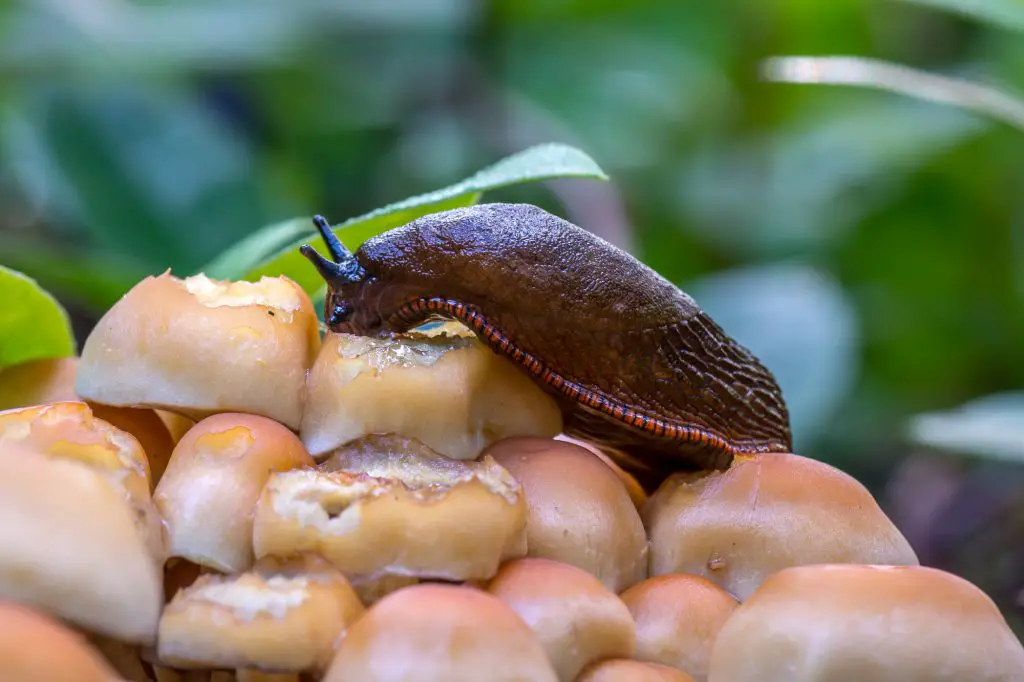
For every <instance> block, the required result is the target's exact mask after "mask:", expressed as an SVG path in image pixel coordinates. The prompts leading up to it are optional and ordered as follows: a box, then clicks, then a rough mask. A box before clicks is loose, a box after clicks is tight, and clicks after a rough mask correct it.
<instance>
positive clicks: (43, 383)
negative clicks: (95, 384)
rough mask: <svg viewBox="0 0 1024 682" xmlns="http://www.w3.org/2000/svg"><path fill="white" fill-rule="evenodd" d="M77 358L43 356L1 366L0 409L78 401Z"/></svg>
mask: <svg viewBox="0 0 1024 682" xmlns="http://www.w3.org/2000/svg"><path fill="white" fill-rule="evenodd" d="M77 366H78V358H76V357H66V358H44V359H40V360H31V361H29V362H23V363H20V364H17V365H11V366H9V367H4V368H3V369H0V410H10V409H13V408H16V407H31V406H32V405H42V404H43V403H52V402H67V401H70V400H78V394H76V393H75V370H76V368H77Z"/></svg>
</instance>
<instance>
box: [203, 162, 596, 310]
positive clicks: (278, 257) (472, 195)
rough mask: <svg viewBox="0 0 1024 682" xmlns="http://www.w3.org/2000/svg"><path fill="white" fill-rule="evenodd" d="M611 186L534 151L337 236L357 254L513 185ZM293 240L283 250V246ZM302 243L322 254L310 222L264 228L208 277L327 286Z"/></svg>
mask: <svg viewBox="0 0 1024 682" xmlns="http://www.w3.org/2000/svg"><path fill="white" fill-rule="evenodd" d="M570 177H576V178H588V179H592V180H608V176H607V175H606V174H605V172H604V171H603V170H601V168H600V167H599V166H598V165H597V163H596V162H595V161H594V160H593V159H591V158H590V157H589V156H587V155H586V154H585V153H583V152H582V151H580V150H578V149H575V148H573V147H570V146H567V145H563V144H543V145H537V146H535V147H530V148H529V149H526V150H524V151H521V152H519V153H517V154H513V155H511V156H509V157H506V158H504V159H502V160H501V161H499V162H497V163H495V164H494V165H492V166H489V167H487V168H485V169H483V170H481V171H479V172H477V173H476V174H474V175H472V176H470V177H468V178H466V179H465V180H463V181H461V182H458V183H455V184H454V185H450V186H448V187H445V188H443V189H439V190H436V191H433V192H429V193H427V194H420V195H418V196H414V197H410V198H408V199H404V200H402V201H399V202H396V203H393V204H389V205H387V206H384V207H383V208H379V209H376V210H374V211H371V212H369V213H366V214H364V215H361V216H359V217H356V218H351V219H349V220H346V221H345V222H343V223H341V224H340V225H336V226H335V227H334V230H335V233H336V234H337V235H338V237H339V238H340V239H341V241H342V242H343V243H344V244H345V246H347V247H348V248H349V249H352V250H355V249H357V248H358V247H359V245H360V244H362V243H363V242H364V241H366V240H367V239H369V238H370V237H373V236H376V235H378V234H380V233H382V232H385V231H387V230H390V229H392V228H395V227H400V226H401V225H405V224H406V223H409V222H411V221H413V220H415V219H417V218H420V217H422V216H425V215H429V214H431V213H437V212H439V211H445V210H448V209H452V208H459V207H462V206H471V205H473V204H475V203H477V202H478V201H480V198H481V197H482V195H483V193H484V192H487V191H490V190H494V189H499V188H501V187H507V186H511V185H516V184H521V183H526V182H537V181H541V180H550V179H554V178H570ZM288 240H291V241H290V243H288V244H287V246H284V247H283V248H282V246H281V243H282V242H283V241H288ZM303 243H312V244H313V245H314V246H315V247H317V248H321V249H323V248H324V244H323V240H322V239H320V237H319V235H318V234H317V232H316V229H315V228H314V227H313V223H312V222H311V220H310V219H308V218H297V219H295V220H292V221H286V222H283V223H278V224H275V225H272V226H270V227H267V228H264V229H263V230H260V231H259V232H256V233H255V234H253V235H251V236H249V237H248V238H246V239H244V240H242V241H241V242H239V243H238V244H236V245H235V246H234V247H232V248H231V249H229V250H228V251H227V252H225V253H224V254H223V255H222V256H221V257H220V258H218V259H216V260H215V261H213V262H212V263H210V264H209V265H208V266H207V267H206V268H204V269H203V271H204V272H207V273H208V274H211V276H214V275H213V274H212V273H216V276H217V277H222V278H225V279H239V278H244V279H249V280H256V279H259V278H260V277H262V276H264V275H266V276H277V275H282V274H283V275H287V276H288V277H291V278H292V279H294V280H295V281H296V282H298V283H299V284H300V285H301V286H302V287H303V288H304V289H305V290H306V291H307V292H313V291H316V289H318V288H319V287H320V286H321V285H322V284H323V282H322V281H321V280H320V277H319V275H317V274H316V272H315V271H314V270H313V269H312V268H310V267H309V264H308V262H307V261H306V259H305V258H303V257H302V256H301V255H300V254H299V253H298V247H299V246H301V245H302V244H303Z"/></svg>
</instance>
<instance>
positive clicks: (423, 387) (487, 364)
mask: <svg viewBox="0 0 1024 682" xmlns="http://www.w3.org/2000/svg"><path fill="white" fill-rule="evenodd" d="M467 333H468V332H467ZM307 388H308V393H307V399H306V411H305V413H304V415H303V420H302V430H301V436H302V441H303V442H304V443H305V444H306V447H307V448H308V449H309V452H310V454H312V455H313V456H314V457H316V458H320V457H321V456H324V455H326V454H327V453H329V452H331V451H332V450H334V449H335V448H337V447H339V446H342V445H345V444H347V443H351V442H352V441H355V440H357V439H359V438H362V437H364V436H367V435H369V434H374V433H377V434H387V433H390V434H400V435H402V436H407V437H410V438H416V439H417V440H419V441H420V442H422V443H424V444H425V445H427V446H428V447H430V448H431V449H432V450H434V451H435V452H438V453H440V454H442V455H444V456H446V457H450V458H452V459H463V460H471V459H476V458H477V456H478V455H479V454H480V452H481V451H482V450H483V449H484V448H485V447H486V446H487V445H489V444H490V443H493V442H494V441H496V440H498V439H500V438H503V437H506V436H516V435H536V436H549V437H550V436H554V435H555V434H557V433H558V432H559V431H561V429H562V415H561V412H560V411H559V409H558V406H557V404H556V403H555V401H554V399H553V398H551V397H550V396H549V395H547V394H546V393H545V392H544V391H543V390H541V389H540V388H538V387H537V386H536V385H535V384H534V383H533V382H532V381H531V380H530V379H529V378H528V377H526V376H525V375H524V374H523V373H522V372H521V371H520V370H519V368H518V367H516V366H515V365H513V364H512V363H511V362H510V361H508V360H507V359H505V358H502V357H500V356H498V355H497V354H495V353H494V352H492V351H491V350H490V349H488V348H487V347H486V346H484V345H483V343H481V342H480V341H479V340H478V339H476V338H475V337H474V336H473V335H472V334H471V333H470V334H469V335H468V336H463V335H459V334H452V335H448V334H445V335H420V334H405V335H401V336H396V337H389V338H370V337H364V336H354V335H350V334H335V333H330V334H328V335H327V336H326V338H325V339H324V343H323V346H322V348H321V350H320V354H319V355H318V356H317V358H316V363H315V364H314V365H313V368H312V370H311V371H310V373H309V380H308V382H307ZM397 406H401V408H400V409H399V408H397Z"/></svg>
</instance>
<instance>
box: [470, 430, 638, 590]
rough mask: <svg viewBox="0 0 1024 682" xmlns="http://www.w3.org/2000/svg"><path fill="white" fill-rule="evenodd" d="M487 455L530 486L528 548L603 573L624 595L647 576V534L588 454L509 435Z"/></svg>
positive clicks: (618, 487)
mask: <svg viewBox="0 0 1024 682" xmlns="http://www.w3.org/2000/svg"><path fill="white" fill-rule="evenodd" d="M485 454H487V455H490V456H492V457H494V459H495V461H497V462H498V463H499V464H501V465H502V466H503V467H505V468H506V469H507V470H508V471H509V472H510V473H511V474H512V476H514V477H515V478H516V480H518V481H519V483H520V484H521V485H522V486H523V490H524V491H525V493H526V503H527V506H528V508H529V513H528V515H527V529H526V535H527V551H528V555H529V556H531V557H541V558H545V559H554V560H555V561H561V562H563V563H566V564H570V565H572V566H576V567H578V568H581V569H583V570H584V571H586V572H588V573H590V574H591V575H594V576H596V577H597V578H598V579H599V580H600V581H601V582H602V583H603V584H604V586H605V587H607V588H608V589H609V590H611V591H612V592H615V593H618V592H621V591H622V590H624V589H625V588H627V587H629V586H630V585H633V584H634V583H637V582H639V581H641V580H643V579H644V578H646V577H647V551H648V550H647V534H646V533H645V532H644V527H643V524H642V523H641V522H640V515H639V514H638V512H637V509H636V507H635V506H634V505H633V502H632V500H631V499H630V497H629V493H628V492H627V491H626V488H625V487H624V486H623V484H622V481H621V480H620V479H619V477H618V476H616V475H615V472H614V471H612V469H611V468H609V467H608V466H607V465H606V464H605V463H604V462H602V461H601V460H600V459H599V458H598V457H597V456H595V455H594V454H593V453H592V452H590V451H589V450H587V449H585V448H582V447H580V446H578V445H574V444H573V443H568V442H565V441H561V440H554V439H548V438H531V437H519V438H507V439H505V440H502V441H500V442H498V443H496V444H494V445H492V446H491V447H489V448H488V449H487V450H486V451H485Z"/></svg>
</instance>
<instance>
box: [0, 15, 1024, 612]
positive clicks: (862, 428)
mask: <svg viewBox="0 0 1024 682" xmlns="http://www.w3.org/2000/svg"><path fill="white" fill-rule="evenodd" d="M961 4H962V6H961ZM975 5H977V7H975ZM0 7H2V9H0V75H2V77H0V158H2V163H0V207H2V210H0V264H4V265H8V266H10V267H13V268H16V269H20V270H22V271H24V272H25V273H27V274H29V275H31V276H32V277H34V278H36V279H37V280H38V281H39V282H40V283H41V284H42V285H43V286H45V287H47V288H48V289H49V290H50V291H52V292H53V293H54V294H56V295H57V296H58V297H59V299H60V300H61V302H63V303H64V304H65V305H66V306H67V307H68V309H69V310H70V311H71V312H72V315H73V321H74V325H75V331H76V334H77V335H78V338H79V340H80V341H81V340H82V339H84V337H85V335H86V334H87V333H88V331H89V329H90V328H91V326H92V324H93V323H94V322H95V321H96V320H97V319H98V317H99V316H100V315H101V314H102V313H103V311H104V310H105V309H106V307H108V306H109V305H110V304H111V303H112V302H113V301H115V300H116V299H117V298H118V297H119V296H120V295H121V294H122V293H123V292H124V291H126V290H127V289H128V288H129V287H130V286H132V285H133V284H134V283H135V282H136V281H137V280H138V279H140V278H141V277H143V276H145V275H146V274H150V273H158V272H161V271H163V270H165V269H167V268H171V269H173V270H174V272H175V273H176V274H181V275H184V274H190V273H191V272H192V271H194V270H195V269H196V268H199V267H201V266H202V265H203V264H204V263H207V262H209V261H210V260H211V259H213V258H214V257H215V256H217V254H218V253H220V252H221V251H222V250H223V249H225V248H226V247H228V246H230V245H231V244H233V243H235V242H236V241H237V240H238V239H239V238H241V237H243V236H245V235H247V234H250V233H251V232H253V231H254V230H256V229H258V228H259V227H261V226H264V225H267V224H270V223H274V222H277V221H280V220H285V219H288V218H291V217H293V216H299V215H308V214H310V213H313V212H322V213H324V214H325V215H327V216H328V217H329V218H330V219H331V220H332V222H335V223H337V222H341V221H342V220H343V219H345V218H347V217H350V216H355V215H357V214H361V213H363V212H365V211H368V210H371V209H373V208H375V207H377V206H381V205H383V204H386V203H389V202H392V201H395V200H398V199H401V198H403V197H405V196H408V195H411V194H416V193H420V192H425V191H429V190H432V189H434V188H436V187H441V186H443V185H446V184H449V183H451V182H453V181H456V180H459V179H461V178H462V177H464V176H466V175H468V174H470V173H472V172H474V171H476V170H477V169H479V168H481V167H483V166H485V165H487V164H490V163H492V162H494V161H495V160H497V159H499V158H501V157H503V156H505V155H507V154H509V153H512V152H515V151H518V150H520V149H523V148H525V147H527V146H529V145H532V144H536V143H540V142H547V141H559V142H565V143H569V144H573V145H575V146H578V147H579V148H581V149H583V150H585V151H586V152H587V153H588V154H590V155H591V156H592V157H593V158H594V159H595V160H596V161H597V162H598V163H599V164H600V165H601V166H602V168H604V170H605V171H607V172H608V173H609V175H610V176H611V177H612V182H610V183H600V182H592V181H587V180H559V181H554V182H550V183H546V184H541V185H529V186H522V187H516V188H509V189H507V190H502V191H499V192H496V193H493V194H488V196H487V197H486V200H516V201H518V200H523V201H532V202H535V203H538V204H540V205H541V206H543V207H545V208H548V209H549V210H551V211H553V212H556V213H558V214H560V215H562V216H565V217H567V218H569V219H570V220H573V221H574V222H576V223H578V224H581V225H583V226H584V227H587V228H589V229H591V230H593V231H595V232H597V233H598V234H601V235H602V236H604V237H606V238H608V239H610V240H611V241H613V242H615V243H617V244H619V245H620V246H623V247H624V248H627V249H629V250H630V251H632V252H633V253H635V254H636V255H637V256H638V257H640V258H641V259H643V260H644V261H645V262H647V263H648V264H649V265H651V266H652V267H654V268H655V269H657V270H659V271H660V272H661V273H662V274H664V275H665V276H667V277H668V278H670V279H671V280H673V281H674V282H676V283H678V284H679V285H680V286H682V287H683V288H684V289H686V290H687V291H688V292H690V293H691V294H692V295H693V296H694V297H695V298H696V299H697V300H698V302H699V303H700V304H701V305H702V306H703V307H704V308H705V309H707V310H708V311H709V312H710V313H711V314H712V316H713V317H715V318H716V319H717V320H718V321H719V322H720V323H721V324H722V325H723V326H724V327H725V328H726V330H727V331H729V332H730V333H731V334H733V335H734V336H735V337H737V338H738V339H739V340H740V341H742V342H743V343H745V344H746V345H748V346H749V347H751V348H752V349H753V350H754V351H755V353H757V354H758V355H760V356H761V358H762V359H763V360H764V361H765V362H766V364H768V365H769V366H770V367H771V368H772V369H773V370H774V371H775V372H776V374H777V375H778V377H779V379H780V382H781V383H782V385H783V389H784V391H785V392H786V395H787V398H788V400H789V402H790V405H791V409H792V412H793V424H794V430H795V435H796V441H797V444H796V450H797V452H799V453H801V454H805V455H809V456H813V457H816V458H820V459H823V460H825V461H828V462H831V463H833V464H836V465H837V466H840V467H842V468H843V469H845V470H847V471H849V472H850V473H852V474H854V475H855V476H857V477H858V478H859V479H860V480H862V481H863V482H864V483H865V484H866V485H868V486H869V487H870V489H871V490H872V491H873V492H874V493H875V495H876V496H877V497H878V498H879V500H880V501H881V503H882V504H883V506H884V507H885V509H886V510H887V511H888V512H889V514H890V515H891V516H892V517H893V519H894V520H895V521H896V522H897V524H898V525H899V526H900V527H901V528H902V529H903V530H904V532H905V533H906V534H907V536H908V538H909V539H910V540H911V542H912V543H913V544H914V546H915V548H916V549H917V550H918V552H919V554H920V556H921V558H922V561H923V562H924V563H926V564H930V565H935V566H939V567H942V568H945V569H947V570H951V571H954V572H957V573H960V574H962V575H964V576H966V577H968V578H969V579H971V580H973V581H974V582H976V583H978V584H979V585H981V586H982V587H983V588H984V589H985V590H986V591H987V592H988V593H989V594H990V595H991V596H992V597H993V598H994V599H995V600H996V601H997V602H998V603H999V605H1000V607H1001V608H1002V609H1003V610H1004V612H1005V613H1006V614H1007V616H1008V618H1009V619H1010V620H1011V622H1012V623H1013V624H1014V625H1015V627H1017V628H1018V632H1022V631H1024V628H1022V624H1024V606H1022V605H1024V599H1022V590H1024V469H1022V468H1021V466H1019V462H1020V461H1024V452H1022V450H1024V408H1022V405H1024V399H1022V398H1021V397H1020V395H1019V394H1018V393H1016V391H1018V390H1020V389H1021V388H1024V362H1021V352H1022V349H1024V305H1022V302H1024V193H1022V192H1021V191H1020V190H1021V188H1024V129H1021V128H1020V127H1015V126H1014V125H1012V124H1009V123H1006V122H1002V121H999V120H996V119H995V118H993V117H990V116H987V115H985V114H984V113H978V112H975V111H971V110H968V109H965V108H963V107H960V106H949V105H942V104H935V103H930V102H926V101H922V100H918V99H915V98H912V97H905V96H902V95H899V94H892V93H888V92H881V91H877V90H874V89H865V88H840V87H829V86H815V85H793V84H783V83H773V82H767V81H766V80H765V79H763V78H762V77H761V64H762V61H763V60H764V59H765V58H768V57H771V56H776V55H858V56H864V57H871V58H874V59H880V60H887V61H891V62H895V63H899V64H905V65H908V66H911V67H914V68H916V69H922V70H925V71H928V72H931V73H941V74H945V75H947V76H953V77H957V78H962V79H967V80H971V81H973V82H977V83H986V84H988V85H990V86H993V87H996V88H999V89H1000V90H1002V92H1003V93H1005V94H1006V95H1008V96H1014V92H1015V91H1021V90H1024V4H1021V3H1020V1H1019V0H1002V1H1001V2H1000V1H997V0H991V1H990V2H988V3H973V2H968V1H967V0H964V1H963V2H962V3H958V2H956V0H932V1H931V2H920V3H914V2H903V1H898V0H885V1H879V2H859V1H854V0H831V1H830V2H816V1H811V0H779V1H778V2H758V1H755V0H746V1H744V0H718V1H716V2H701V3H685V2H678V1H677V0H643V1H637V2H631V3H630V2H612V1H610V0H589V1H587V2H583V1H581V0H516V1H513V0H506V1H504V2H500V1H497V2H490V3H487V2H469V1H468V0H376V1H375V2H372V3H371V2H363V1H360V0H331V1H328V0H307V1H298V0H293V1H292V2H280V1H279V0H215V1H207V2H185V1H179V2H175V3H169V2H157V1H156V0H149V1H141V0H140V1H137V2H128V1H127V0H48V1H40V2H36V3H14V4H11V3H8V4H3V5H0ZM972 8H973V9H972ZM993 395H996V396H997V397H996V398H986V400H985V401H984V402H982V403H980V404H979V405H980V406H978V407H976V409H974V410H973V411H972V412H970V413H969V414H967V415H964V414H959V415H953V416H949V415H946V416H943V417H941V418H930V419H927V420H923V421H922V420H916V419H915V417H916V415H919V414H921V413H922V412H930V411H935V410H952V409H955V408H957V407H958V406H960V405H962V404H964V403H966V402H968V401H972V400H975V399H977V398H981V397H985V396H993Z"/></svg>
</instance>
